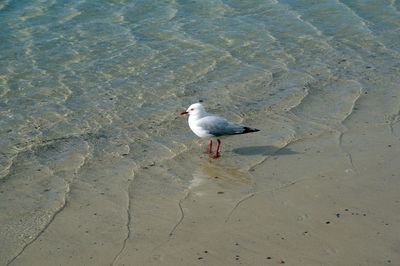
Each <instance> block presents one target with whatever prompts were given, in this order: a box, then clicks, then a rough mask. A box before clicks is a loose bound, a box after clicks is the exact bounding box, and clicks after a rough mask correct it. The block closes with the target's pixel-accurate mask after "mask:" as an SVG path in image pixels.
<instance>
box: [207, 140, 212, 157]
mask: <svg viewBox="0 0 400 266" xmlns="http://www.w3.org/2000/svg"><path fill="white" fill-rule="evenodd" d="M211 153H212V140H211V139H210V147H209V149H208V154H211Z"/></svg>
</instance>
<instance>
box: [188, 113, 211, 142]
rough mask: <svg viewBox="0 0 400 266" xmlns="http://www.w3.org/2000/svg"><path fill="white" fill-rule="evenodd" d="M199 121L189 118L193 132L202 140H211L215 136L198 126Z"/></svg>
mask: <svg viewBox="0 0 400 266" xmlns="http://www.w3.org/2000/svg"><path fill="white" fill-rule="evenodd" d="M197 121H198V120H197V119H195V118H192V117H189V127H190V129H191V130H192V131H193V133H194V134H196V135H197V136H199V137H200V138H211V137H213V135H211V134H210V133H209V131H208V130H205V129H203V128H202V127H200V126H198V123H197Z"/></svg>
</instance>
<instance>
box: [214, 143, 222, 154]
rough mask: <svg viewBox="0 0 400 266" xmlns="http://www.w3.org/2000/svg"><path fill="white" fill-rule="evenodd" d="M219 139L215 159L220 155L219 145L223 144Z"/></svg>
mask: <svg viewBox="0 0 400 266" xmlns="http://www.w3.org/2000/svg"><path fill="white" fill-rule="evenodd" d="M217 141H218V146H217V151H216V152H215V156H214V159H217V158H218V157H219V154H218V152H219V147H220V146H221V141H220V140H219V139H217Z"/></svg>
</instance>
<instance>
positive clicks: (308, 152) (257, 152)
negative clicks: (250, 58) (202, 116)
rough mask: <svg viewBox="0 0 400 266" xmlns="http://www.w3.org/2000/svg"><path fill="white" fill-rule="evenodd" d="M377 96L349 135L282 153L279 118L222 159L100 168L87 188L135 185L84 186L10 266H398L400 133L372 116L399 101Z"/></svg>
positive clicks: (344, 130)
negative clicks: (271, 136) (276, 134)
mask: <svg viewBox="0 0 400 266" xmlns="http://www.w3.org/2000/svg"><path fill="white" fill-rule="evenodd" d="M376 93H377V95H378V92H376ZM371 94H372V93H370V94H369V95H368V94H364V95H362V96H360V98H359V99H358V100H357V102H356V103H355V105H354V108H353V109H354V110H353V112H352V113H351V114H350V115H349V116H348V117H347V118H346V119H345V120H344V121H343V123H341V131H334V130H332V131H330V132H323V133H321V134H320V135H318V136H314V135H313V136H309V138H302V139H300V140H298V141H292V142H291V143H290V144H288V145H283V146H279V142H276V143H266V141H265V140H266V139H268V128H271V127H274V126H277V125H274V124H272V123H271V120H270V119H271V118H270V117H269V116H268V115H267V116H264V117H261V116H258V117H257V118H255V119H251V118H250V117H247V118H246V119H245V122H246V123H247V124H251V125H257V126H258V127H259V128H260V129H261V130H262V131H261V132H259V133H257V134H248V135H245V136H241V137H238V138H236V139H234V140H235V141H233V140H232V139H231V140H229V139H228V140H227V141H226V142H225V143H224V144H225V146H224V147H223V153H222V157H221V158H219V159H218V160H213V159H211V158H208V157H207V155H204V154H201V151H202V150H203V149H205V148H206V144H205V143H204V145H200V144H201V143H202V142H201V141H199V142H194V143H192V144H190V145H189V146H188V148H187V149H186V150H184V151H182V152H181V153H179V154H178V155H176V156H174V157H172V158H168V159H165V160H164V161H161V162H154V163H151V164H149V165H147V166H140V167H138V168H137V169H136V170H135V171H134V173H132V172H131V171H130V169H131V168H129V167H127V166H128V165H129V164H128V163H127V164H126V165H125V166H124V163H123V161H122V162H121V164H120V165H111V162H109V163H110V165H109V169H110V170H109V172H107V173H104V172H102V173H96V172H95V171H93V169H92V170H91V171H88V172H90V173H91V174H90V176H86V178H87V179H89V178H97V179H98V180H99V182H101V179H102V176H104V177H105V178H106V177H108V178H109V177H110V176H112V175H113V169H118V171H116V172H117V173H118V174H120V175H126V179H125V180H126V181H125V182H122V183H114V184H112V185H111V186H110V183H108V184H107V185H106V184H104V188H105V190H101V189H95V188H90V187H87V186H85V182H84V180H82V179H80V180H79V181H78V182H77V183H76V184H75V185H74V186H75V188H74V189H73V190H72V193H71V194H70V195H69V196H68V201H67V203H66V205H65V206H66V207H65V208H63V210H62V211H60V212H59V213H58V214H57V215H56V216H55V218H54V219H53V220H52V222H51V223H50V224H49V225H48V226H47V227H46V228H45V230H43V232H42V233H41V234H39V236H38V237H37V238H36V239H35V240H34V241H32V242H31V243H30V244H29V245H28V246H26V247H25V249H24V250H23V252H22V253H20V254H19V255H17V256H16V257H15V258H14V259H13V260H12V261H11V263H10V264H11V265H197V264H201V265H235V264H241V265H278V264H285V265H397V264H398V263H399V262H400V244H399V243H400V242H399V238H398V236H399V235H400V198H399V193H398V191H399V188H400V178H399V177H400V176H399V173H400V166H399V164H398V155H399V152H400V144H399V143H400V142H399V139H400V124H399V123H397V122H396V121H398V120H396V119H392V120H387V119H386V120H385V116H383V115H381V110H379V109H373V108H372V107H373V106H376V104H377V102H379V101H380V100H382V101H383V100H385V99H384V98H385V97H390V98H392V99H395V100H397V96H396V95H394V94H392V95H386V96H377V95H371ZM394 111H395V110H394ZM394 114H395V113H394ZM104 163H105V164H107V162H104ZM123 167H126V169H127V170H126V171H125V172H124V171H121V169H123ZM175 175H178V176H180V180H182V181H181V183H179V182H177V181H176V180H178V179H176V178H173V176H175ZM156 177H157V178H156ZM104 180H107V179H104ZM115 180H121V179H120V178H119V179H115ZM133 180H134V182H133ZM160 180H161V181H162V182H163V186H161V187H160V186H158V185H157V184H156V183H157V182H160ZM99 187H101V186H100V185H99Z"/></svg>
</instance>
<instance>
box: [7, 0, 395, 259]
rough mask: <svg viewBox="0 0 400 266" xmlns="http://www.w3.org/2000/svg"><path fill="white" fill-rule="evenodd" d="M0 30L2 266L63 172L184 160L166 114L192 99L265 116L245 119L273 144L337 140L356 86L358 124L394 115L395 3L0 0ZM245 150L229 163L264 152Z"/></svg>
mask: <svg viewBox="0 0 400 266" xmlns="http://www.w3.org/2000/svg"><path fill="white" fill-rule="evenodd" d="M0 23H1V31H0V36H1V42H0V58H1V62H2V63H1V65H0V96H1V99H0V118H1V120H0V151H1V153H0V180H1V188H0V189H1V191H0V192H1V194H0V198H1V200H0V209H1V214H0V222H1V224H2V225H4V226H2V227H3V229H2V230H1V238H2V239H5V240H4V241H8V242H9V243H10V245H9V248H7V249H3V250H2V252H1V253H3V254H1V256H0V257H1V261H2V262H4V261H9V260H10V259H11V258H13V257H14V256H15V255H16V254H18V252H19V251H20V249H21V248H23V247H24V246H25V245H26V244H27V243H30V242H31V241H32V239H35V237H37V235H38V234H40V232H42V230H43V228H44V227H45V226H46V225H47V224H48V223H49V221H51V219H53V217H54V214H56V213H58V212H59V211H60V209H63V208H64V207H65V202H66V199H67V196H68V195H69V194H70V193H71V192H72V191H73V189H74V185H75V187H76V186H77V185H76V184H77V181H78V180H79V181H82V180H84V182H85V183H86V184H89V185H90V186H93V187H96V188H97V189H99V191H102V190H107V189H108V187H109V186H110V177H111V176H112V178H113V181H112V182H115V183H117V184H125V183H124V182H126V181H127V180H128V181H132V178H133V176H134V173H135V171H138V169H141V167H148V165H154V164H158V163H159V162H162V161H165V160H167V159H169V158H175V156H177V155H179V154H181V153H182V152H187V151H188V150H193V152H192V153H193V154H194V153H197V152H198V150H199V148H198V147H197V146H196V144H193V139H195V137H194V135H193V134H192V133H191V132H190V131H189V129H188V127H187V124H186V121H185V119H182V118H180V117H179V115H178V114H179V112H180V111H181V110H183V109H185V108H186V107H187V106H188V105H189V104H191V103H193V102H196V101H199V100H203V101H204V104H205V105H206V107H207V108H208V109H209V110H210V111H212V112H217V113H220V114H224V115H226V116H228V117H229V118H231V119H233V120H235V121H237V122H241V121H246V122H247V123H251V121H252V119H253V120H256V119H257V118H263V117H266V119H268V120H269V121H270V124H269V125H253V126H257V127H259V128H261V129H262V130H263V131H264V132H266V133H265V135H263V136H265V137H264V139H265V143H266V145H267V144H268V145H269V144H271V145H274V146H276V147H283V146H285V145H287V144H288V143H290V142H293V141H296V140H299V139H303V138H308V137H310V136H311V135H318V134H321V133H323V132H328V131H334V132H336V131H337V132H338V134H340V132H342V131H343V130H344V125H343V121H345V120H346V118H347V117H348V116H349V115H351V114H352V112H353V111H354V105H355V103H356V101H358V100H359V98H360V96H361V95H364V94H366V93H369V94H370V95H372V97H374V96H373V95H374V94H375V95H379V97H377V105H376V109H377V110H371V116H372V117H377V118H376V119H377V120H379V119H382V117H383V116H384V117H386V118H387V124H388V126H389V127H391V126H392V125H393V124H394V123H396V122H397V121H398V119H399V118H398V117H399V113H398V107H399V102H398V99H397V98H395V97H393V96H395V95H397V94H398V91H399V86H398V84H400V83H399V74H400V73H399V72H400V71H399V70H400V63H399V62H400V60H399V59H400V46H399V43H400V34H399V29H400V3H399V2H398V1H389V0H387V1H386V0H375V1H373V0H370V1H366V0H359V1H344V0H342V1H338V0H326V1H317V2H316V1H308V0H303V1H298V0H293V1H292V0H281V1H276V0H271V1H256V0H254V1H228V0H226V1H221V0H208V1H173V0H171V1H162V2H158V1H122V0H121V1H96V2H93V1H83V0H80V1H58V0H53V1H12V0H8V1H3V2H2V3H1V4H0ZM229 148H232V150H233V149H234V148H235V146H233V145H232V146H228V148H227V149H229ZM236 148H238V147H236ZM244 150H245V149H244ZM232 155H235V156H240V153H236V154H235V152H233V154H232ZM242 155H243V154H242ZM253 155H257V156H258V157H257V158H255V159H253V158H250V159H246V160H240V159H238V160H239V161H240V162H238V163H237V165H238V166H237V167H238V169H239V172H240V171H241V170H240V169H248V168H249V167H250V166H251V164H252V163H254V162H256V161H259V160H262V158H263V157H265V156H267V155H268V152H264V153H263V152H260V153H259V154H253ZM250 157H251V156H250ZM178 164H179V163H178ZM235 165H236V164H235ZM111 166H112V167H113V170H112V171H111V170H110V167H111ZM116 166H118V167H116ZM174 167H175V168H174ZM176 167H177V166H175V165H174V166H171V167H170V168H171V169H172V170H170V172H169V175H170V176H172V177H171V179H172V180H175V181H174V182H176V183H177V184H179V185H176V186H173V185H171V188H162V187H163V180H162V179H160V180H158V179H157V178H155V180H153V181H152V183H151V186H153V188H152V189H154V190H155V191H160V193H167V194H168V193H170V191H175V190H180V189H184V188H186V187H188V186H190V182H191V180H190V177H188V178H184V177H182V176H183V175H180V174H179V173H180V172H179V171H181V170H177V168H176ZM160 171H161V172H163V170H160ZM182 171H183V172H184V171H185V170H182ZM186 171H187V170H186ZM232 171H233V170H232ZM235 171H236V170H235ZM97 173H99V174H97ZM105 173H108V174H105ZM102 174H103V175H102ZM98 176H100V177H98ZM92 177H93V178H92ZM102 178H103V179H102ZM132 182H134V181H132ZM140 184H141V182H140V181H138V183H137V185H136V186H135V191H140V190H141V187H140ZM122 186H124V185H122ZM147 186H149V185H148V184H147ZM143 189H144V190H145V189H148V188H143ZM163 189H164V190H163ZM17 214H18V215H17ZM21 217H23V218H21Z"/></svg>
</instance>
